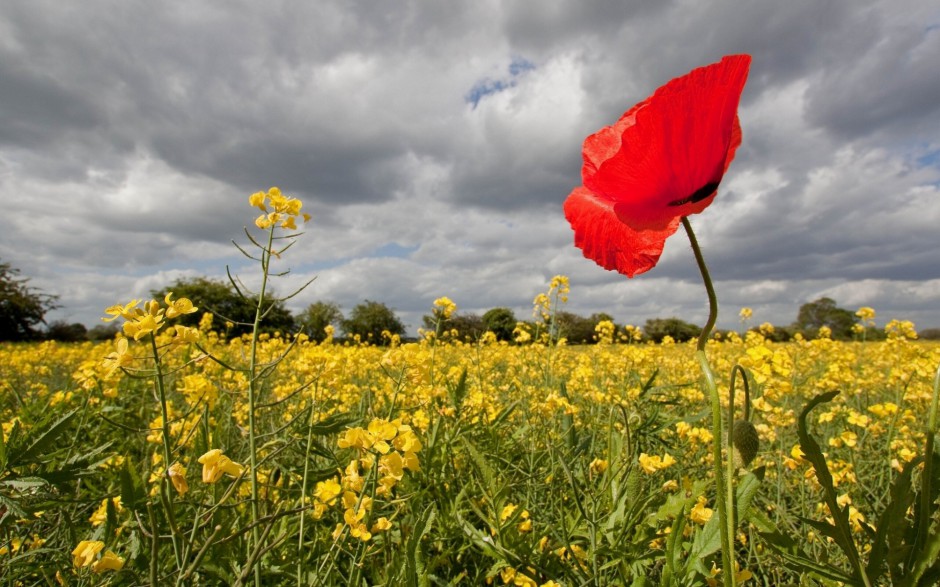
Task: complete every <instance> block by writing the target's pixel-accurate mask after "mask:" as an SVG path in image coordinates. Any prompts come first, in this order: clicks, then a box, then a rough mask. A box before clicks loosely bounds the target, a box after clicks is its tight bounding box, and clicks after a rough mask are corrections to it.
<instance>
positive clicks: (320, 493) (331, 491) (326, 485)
mask: <svg viewBox="0 0 940 587" xmlns="http://www.w3.org/2000/svg"><path fill="white" fill-rule="evenodd" d="M342 491H343V488H342V486H341V485H340V484H339V483H338V482H337V481H336V479H327V480H326V481H318V482H317V488H316V489H315V490H314V491H313V495H314V497H316V498H317V500H318V501H320V502H321V503H324V504H326V505H333V504H334V503H336V498H337V497H339V494H340V493H342Z"/></svg>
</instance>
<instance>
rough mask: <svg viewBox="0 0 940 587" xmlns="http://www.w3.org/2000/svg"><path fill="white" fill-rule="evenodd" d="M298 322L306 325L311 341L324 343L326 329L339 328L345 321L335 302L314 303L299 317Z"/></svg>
mask: <svg viewBox="0 0 940 587" xmlns="http://www.w3.org/2000/svg"><path fill="white" fill-rule="evenodd" d="M297 321H298V322H299V323H300V324H303V325H304V327H305V329H306V332H307V335H308V336H310V339H311V340H315V341H316V342H323V341H324V340H325V339H326V327H327V326H334V327H336V326H339V325H340V324H341V323H342V321H343V312H342V311H341V310H340V309H339V305H338V304H335V303H333V302H314V303H312V304H310V305H309V306H307V309H306V310H304V311H303V312H302V313H301V314H300V316H298V317H297Z"/></svg>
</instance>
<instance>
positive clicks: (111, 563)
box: [91, 550, 124, 573]
mask: <svg viewBox="0 0 940 587" xmlns="http://www.w3.org/2000/svg"><path fill="white" fill-rule="evenodd" d="M123 568H124V559H123V558H121V557H119V556H118V555H116V554H114V553H113V552H111V551H110V550H106V551H105V553H104V554H103V555H101V558H100V559H98V560H97V561H96V562H95V564H93V565H92V566H91V570H92V571H94V572H96V573H103V572H105V571H120V570H121V569H123Z"/></svg>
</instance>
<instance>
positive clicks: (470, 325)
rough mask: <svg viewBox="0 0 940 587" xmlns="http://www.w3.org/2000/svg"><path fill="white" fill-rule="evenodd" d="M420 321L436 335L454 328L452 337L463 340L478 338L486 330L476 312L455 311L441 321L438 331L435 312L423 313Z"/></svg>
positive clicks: (443, 333)
mask: <svg viewBox="0 0 940 587" xmlns="http://www.w3.org/2000/svg"><path fill="white" fill-rule="evenodd" d="M421 322H422V324H423V325H424V329H425V330H426V331H428V332H435V333H437V334H438V336H442V337H443V336H444V335H445V333H450V332H453V331H455V330H456V331H457V334H456V336H454V337H453V339H455V340H460V341H465V342H467V341H475V340H479V338H480V337H481V336H483V333H484V332H486V327H485V325H484V324H483V318H481V317H480V316H479V315H478V314H470V313H467V314H464V313H462V312H455V313H454V314H452V315H451V317H450V318H446V319H444V320H442V321H441V325H440V332H438V316H437V314H425V315H424V316H422V317H421Z"/></svg>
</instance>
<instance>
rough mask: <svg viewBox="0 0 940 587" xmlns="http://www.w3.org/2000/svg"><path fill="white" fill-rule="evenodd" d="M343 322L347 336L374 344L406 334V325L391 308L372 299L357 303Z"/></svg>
mask: <svg viewBox="0 0 940 587" xmlns="http://www.w3.org/2000/svg"><path fill="white" fill-rule="evenodd" d="M341 324H342V326H343V332H345V333H346V336H348V337H351V338H358V339H359V340H362V341H365V342H370V343H373V344H388V343H390V342H392V337H396V336H397V337H401V336H402V335H403V334H405V325H404V324H402V322H401V320H399V319H398V316H396V315H395V312H394V311H393V310H392V309H391V308H389V307H388V306H386V305H385V304H383V303H381V302H373V301H370V300H365V301H363V302H362V303H360V304H357V305H356V306H355V307H354V308H353V309H352V311H351V312H350V313H349V316H348V317H347V318H344V319H343V320H342V321H341Z"/></svg>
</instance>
